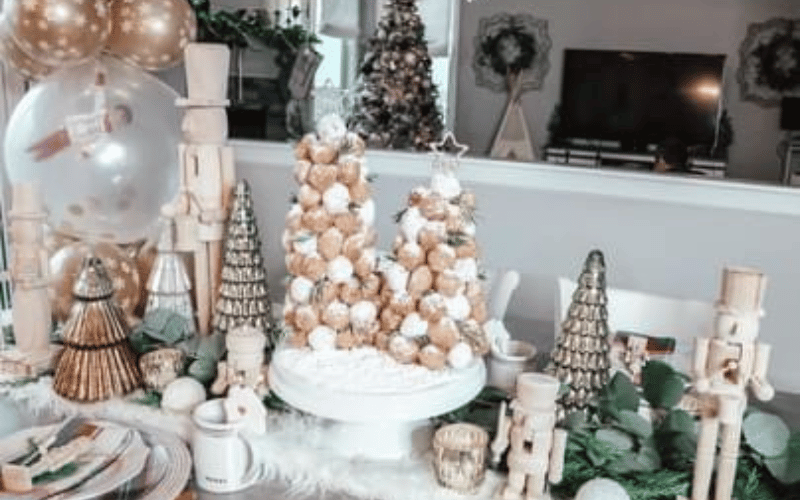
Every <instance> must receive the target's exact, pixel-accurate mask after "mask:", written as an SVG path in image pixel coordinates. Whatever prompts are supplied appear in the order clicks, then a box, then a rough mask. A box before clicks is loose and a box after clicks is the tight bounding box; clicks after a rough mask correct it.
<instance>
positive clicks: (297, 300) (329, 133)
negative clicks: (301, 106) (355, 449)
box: [283, 115, 381, 349]
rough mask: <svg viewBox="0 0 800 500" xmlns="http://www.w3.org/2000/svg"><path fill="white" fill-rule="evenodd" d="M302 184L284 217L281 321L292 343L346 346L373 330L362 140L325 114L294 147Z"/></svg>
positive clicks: (368, 340) (375, 289) (376, 286)
mask: <svg viewBox="0 0 800 500" xmlns="http://www.w3.org/2000/svg"><path fill="white" fill-rule="evenodd" d="M295 155H296V157H297V161H296V164H295V178H296V180H297V182H298V183H299V184H300V188H299V191H298V192H297V195H296V199H295V200H294V203H293V204H292V207H291V209H290V210H289V214H288V215H287V218H286V229H285V231H284V234H283V246H284V250H285V251H286V267H287V270H288V273H289V276H288V286H287V291H286V300H285V302H284V312H283V317H284V321H285V323H286V326H287V327H288V328H289V330H290V331H291V336H290V337H289V342H290V343H291V344H292V345H294V346H298V347H299V346H306V345H309V346H311V347H312V348H315V349H321V348H341V349H348V348H352V347H355V346H360V345H371V344H373V343H374V342H375V337H376V335H377V333H378V328H379V323H378V304H379V296H378V293H379V291H380V286H381V281H380V277H379V276H378V274H377V272H376V268H375V267H376V266H375V263H376V258H375V248H374V245H375V240H376V237H377V235H376V232H375V228H374V222H375V203H374V201H373V200H372V192H371V189H370V185H369V181H368V176H367V167H366V164H365V162H364V141H363V140H361V138H359V137H358V136H357V135H356V134H355V133H353V132H348V131H347V129H346V128H345V125H344V122H343V121H342V119H341V118H339V117H337V116H335V115H328V116H326V117H323V118H322V119H321V120H320V123H319V125H318V132H317V133H315V134H307V135H306V136H305V137H303V139H302V140H301V141H300V142H299V143H298V144H297V147H296V149H295Z"/></svg>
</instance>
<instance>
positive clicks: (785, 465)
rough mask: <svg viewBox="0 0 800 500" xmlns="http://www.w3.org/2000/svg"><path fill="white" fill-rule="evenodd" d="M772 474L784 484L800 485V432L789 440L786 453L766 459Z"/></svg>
mask: <svg viewBox="0 0 800 500" xmlns="http://www.w3.org/2000/svg"><path fill="white" fill-rule="evenodd" d="M764 464H765V465H766V466H767V469H768V470H769V472H770V474H772V476H773V477H774V478H775V479H777V480H778V481H780V482H781V483H783V484H795V483H800V432H796V433H794V434H793V435H792V437H791V439H790V440H789V445H788V446H787V449H786V451H785V452H784V453H782V454H780V455H778V456H777V457H769V458H766V459H764Z"/></svg>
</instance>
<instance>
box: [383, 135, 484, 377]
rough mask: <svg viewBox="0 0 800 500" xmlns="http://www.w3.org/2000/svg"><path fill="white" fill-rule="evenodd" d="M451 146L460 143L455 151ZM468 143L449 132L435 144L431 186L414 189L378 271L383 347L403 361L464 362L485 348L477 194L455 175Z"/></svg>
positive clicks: (441, 365) (460, 365)
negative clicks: (388, 254)
mask: <svg viewBox="0 0 800 500" xmlns="http://www.w3.org/2000/svg"><path fill="white" fill-rule="evenodd" d="M448 149H456V150H457V151H458V154H455V155H453V154H451V153H450V152H448V151H447V150H448ZM465 149H466V148H465V147H463V146H461V145H459V144H457V143H456V142H455V139H454V138H453V136H452V134H450V133H449V132H448V133H447V134H446V135H445V139H444V141H442V143H439V144H437V145H435V146H434V152H435V160H434V162H433V168H434V172H433V176H432V177H431V183H430V186H419V187H417V188H415V189H413V190H412V191H411V194H410V195H409V198H408V202H407V205H406V207H405V208H404V209H403V210H401V211H400V212H399V213H398V214H397V216H396V220H397V223H398V225H399V234H398V236H397V237H396V239H395V242H394V245H393V252H392V255H391V257H390V258H389V259H386V260H382V261H381V264H380V269H381V270H382V271H383V273H384V277H385V284H384V286H383V289H382V291H381V298H382V308H381V325H382V332H383V333H382V334H381V335H383V336H385V337H384V338H383V339H382V340H383V342H382V344H384V345H379V347H385V348H387V349H388V350H389V353H390V354H391V355H392V356H393V357H394V358H395V359H397V360H398V361H400V362H403V363H412V362H419V363H420V364H422V365H424V366H427V367H428V368H431V369H441V368H444V367H445V366H447V365H450V366H452V367H455V368H463V367H464V366H466V365H467V364H468V363H469V362H470V361H471V360H472V358H473V357H474V356H476V355H478V356H480V355H483V354H485V353H486V352H487V351H488V347H489V345H488V341H487V340H486V336H485V334H484V332H483V326H482V325H483V323H484V322H485V321H486V316H487V312H486V300H485V295H484V291H483V286H482V282H481V279H480V277H479V264H478V247H477V244H476V242H475V196H474V194H472V193H471V192H469V191H467V190H465V189H462V187H461V184H460V183H459V181H458V179H457V178H456V176H455V169H456V167H457V166H458V160H459V157H460V156H461V154H463V152H464V151H465Z"/></svg>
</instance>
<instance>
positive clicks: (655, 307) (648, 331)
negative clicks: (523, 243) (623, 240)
mask: <svg viewBox="0 0 800 500" xmlns="http://www.w3.org/2000/svg"><path fill="white" fill-rule="evenodd" d="M577 286H578V285H577V283H576V282H575V281H573V280H571V279H568V278H558V290H557V292H556V307H555V311H556V315H557V317H556V321H555V335H556V336H558V334H559V332H560V328H561V322H562V321H564V319H565V318H566V315H567V310H568V309H569V305H570V302H571V301H572V294H573V292H575V289H576V288H577ZM606 297H607V299H608V305H607V309H608V330H609V335H611V336H613V335H615V334H616V333H617V332H633V333H639V334H644V335H649V336H653V337H672V338H674V339H675V353H674V354H673V355H672V356H670V359H669V361H670V364H672V365H673V366H674V367H675V368H677V369H679V370H681V371H682V372H684V373H687V374H689V369H690V367H691V358H692V350H693V348H694V339H695V338H696V337H699V336H709V335H711V333H712V331H711V328H712V326H713V322H714V316H715V310H714V307H713V304H711V303H709V302H703V301H699V300H684V299H677V298H673V297H665V296H661V295H654V294H649V293H644V292H639V291H635V290H624V289H620V288H606ZM612 338H613V337H612ZM609 340H612V339H609Z"/></svg>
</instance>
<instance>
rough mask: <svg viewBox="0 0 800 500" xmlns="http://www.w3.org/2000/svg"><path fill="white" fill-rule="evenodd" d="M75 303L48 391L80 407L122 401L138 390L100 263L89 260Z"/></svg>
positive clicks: (121, 319) (124, 326) (123, 327)
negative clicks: (93, 402) (128, 394)
mask: <svg viewBox="0 0 800 500" xmlns="http://www.w3.org/2000/svg"><path fill="white" fill-rule="evenodd" d="M73 295H74V296H75V302H74V304H73V306H72V309H71V311H70V315H69V318H68V319H67V321H66V323H65V324H64V331H63V334H62V336H61V337H62V340H63V343H64V351H63V352H62V354H61V357H60V358H59V360H58V364H57V366H56V373H55V377H54V380H53V389H55V391H56V392H57V393H58V394H60V395H62V396H64V397H65V398H68V399H72V400H75V401H81V402H91V401H102V400H106V399H109V398H111V397H113V396H122V395H124V394H127V393H129V392H131V391H132V390H134V389H135V388H137V387H138V386H140V385H141V374H140V372H139V368H138V367H137V365H136V354H135V353H134V351H133V348H132V347H131V345H130V341H129V340H128V323H127V322H126V320H125V313H124V312H123V311H122V308H120V306H119V305H118V304H117V303H116V302H115V301H114V299H113V295H114V285H113V284H112V283H111V279H110V278H109V277H108V273H107V272H106V269H105V267H103V263H102V262H101V260H100V258H98V257H96V256H94V255H90V256H88V257H86V258H85V259H84V261H83V267H82V269H81V272H80V274H79V275H78V279H77V281H76V282H75V286H74V289H73Z"/></svg>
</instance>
